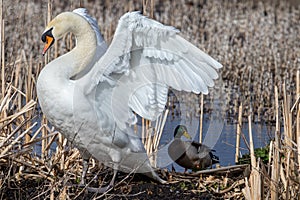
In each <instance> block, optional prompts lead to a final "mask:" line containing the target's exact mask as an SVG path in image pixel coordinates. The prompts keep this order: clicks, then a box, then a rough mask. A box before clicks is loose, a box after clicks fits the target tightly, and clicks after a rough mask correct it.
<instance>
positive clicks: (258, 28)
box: [0, 0, 300, 199]
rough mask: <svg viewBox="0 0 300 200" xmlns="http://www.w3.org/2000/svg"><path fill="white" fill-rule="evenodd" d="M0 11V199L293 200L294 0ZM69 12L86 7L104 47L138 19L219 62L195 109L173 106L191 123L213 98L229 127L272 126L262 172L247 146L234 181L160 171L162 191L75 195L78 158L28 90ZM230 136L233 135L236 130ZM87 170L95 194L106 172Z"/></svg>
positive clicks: (299, 21)
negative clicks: (123, 24)
mask: <svg viewBox="0 0 300 200" xmlns="http://www.w3.org/2000/svg"><path fill="white" fill-rule="evenodd" d="M0 3H1V6H0V9H1V10H0V27H1V28H0V29H1V31H0V34H1V36H0V39H1V52H0V56H1V76H0V77H1V82H0V84H1V87H0V88H1V91H0V99H1V100H0V116H1V117H0V127H1V128H0V198H1V199H45V198H47V199H82V198H94V199H99V198H110V199H114V198H118V199H120V198H121V199H122V198H124V199H125V198H139V199H140V198H147V197H150V198H151V197H152V198H167V197H168V198H172V197H173V198H184V197H187V196H188V197H190V198H191V199H193V198H194V199H199V198H205V197H207V198H233V199H240V198H244V199H262V198H264V199H265V198H270V199H290V198H295V199H297V198H298V199H299V192H298V191H299V185H300V184H299V183H300V177H299V172H300V165H299V160H300V154H299V152H300V105H299V103H300V74H299V73H300V72H299V70H300V43H299V42H298V41H300V8H299V4H298V3H297V1H287V2H283V1H271V0H270V1H259V0H244V1H242V2H239V1H225V0H224V1H217V0H213V1H206V0H198V1H197V0H190V1H184V0H181V1H150V0H148V1H147V0H144V1H143V0H135V1H133V0H131V1H121V2H120V1H104V0H103V1H99V2H98V1H95V2H94V1H88V0H82V1H80V0H78V1H69V2H66V1H58V0H53V1H45V0H44V1H29V0H22V1H21V0H13V1H3V0H0ZM143 5H144V6H143ZM79 6H84V7H86V8H87V9H88V10H89V12H90V14H91V15H92V16H94V17H96V18H97V20H98V23H99V24H100V28H101V31H102V33H103V35H104V38H105V39H106V40H107V41H111V38H112V37H113V33H114V30H115V28H116V25H117V23H116V22H117V20H118V19H119V17H120V16H121V15H122V14H124V13H125V12H127V11H132V10H143V12H144V14H146V15H148V16H150V17H153V18H155V19H157V20H159V21H161V22H163V23H165V24H169V25H172V26H175V27H176V28H178V29H180V30H181V34H182V35H183V36H184V38H186V39H187V40H189V41H191V42H192V43H194V44H195V45H196V46H198V47H199V48H201V49H204V50H205V51H206V52H207V53H209V54H210V55H211V56H212V57H214V58H216V59H217V60H219V61H220V62H221V63H222V64H223V65H224V68H223V69H222V70H221V71H220V74H221V79H220V80H219V81H218V84H217V86H216V87H215V88H214V89H212V90H211V93H210V94H209V95H207V96H204V99H203V104H201V105H199V102H202V100H200V101H199V96H198V95H190V94H184V95H182V100H183V101H185V102H187V105H190V107H189V111H188V112H189V113H191V114H192V115H198V114H199V113H200V110H202V109H201V106H203V112H205V113H207V112H209V111H211V107H210V105H211V104H212V101H213V100H214V99H218V98H219V99H221V100H222V102H221V103H222V108H223V109H224V110H223V112H224V114H225V115H226V118H227V119H228V120H229V121H231V122H238V123H237V126H241V124H242V123H244V122H248V124H249V130H250V131H249V134H250V135H251V123H256V122H259V121H263V122H265V123H270V124H273V125H275V126H276V131H275V133H274V140H272V141H271V142H270V146H269V149H270V153H269V163H268V164H267V165H265V164H262V162H261V161H260V160H259V159H258V158H255V156H254V153H253V148H252V146H253V143H252V144H251V141H250V146H251V148H250V155H251V169H250V170H248V171H249V173H248V174H247V173H246V174H243V173H241V172H242V171H243V170H244V167H237V168H233V169H230V170H229V169H228V171H225V172H224V171H223V170H222V169H220V170H217V171H209V172H207V173H208V174H206V173H205V172H201V173H193V174H189V175H186V174H180V173H173V172H168V171H165V170H162V171H161V172H160V173H161V176H162V177H164V178H165V179H167V180H169V181H170V182H171V183H170V184H169V185H165V186H162V185H157V184H155V183H151V182H150V180H146V179H145V177H143V176H139V175H136V176H132V175H129V176H128V175H127V174H122V173H121V175H120V176H119V178H118V180H117V185H116V187H115V188H114V189H113V190H112V191H110V192H109V193H108V194H105V195H104V196H103V195H101V194H86V193H85V190H84V188H78V187H75V186H74V185H75V184H77V183H78V180H79V178H80V172H81V169H82V166H81V160H80V155H79V152H78V151H77V150H76V149H74V148H72V146H71V145H70V144H68V142H67V141H66V140H65V139H64V138H63V137H62V136H61V135H60V134H59V133H58V132H56V131H55V129H54V128H53V127H51V125H50V124H48V123H47V120H46V119H45V117H44V116H43V115H42V113H41V111H40V109H39V106H38V100H37V97H36V90H35V83H36V80H37V77H38V74H39V72H40V70H41V69H42V67H43V66H44V65H45V63H47V62H48V61H49V60H53V59H54V58H55V57H57V56H59V55H62V54H64V53H65V52H67V51H68V50H70V49H71V48H72V47H74V45H75V43H74V40H73V38H72V36H70V35H68V36H66V37H65V38H64V40H63V41H61V42H59V43H57V44H56V45H55V48H54V49H53V50H52V51H51V52H50V53H49V54H48V55H47V56H46V57H45V58H43V57H42V56H41V51H42V46H43V45H42V43H41V42H40V36H41V33H42V31H43V30H44V27H45V25H46V23H47V21H49V19H50V18H51V17H53V16H55V15H57V14H58V13H60V12H62V11H66V10H72V9H74V8H77V7H79ZM170 102H172V100H170ZM171 107H172V106H171ZM169 111H170V113H173V112H175V111H174V110H172V109H170V110H169ZM144 123H145V130H144V131H145V133H146V131H147V130H148V128H151V127H154V130H159V131H157V132H159V133H160V132H161V131H160V130H162V128H163V124H164V116H162V118H161V119H160V121H159V122H158V123H157V124H152V125H151V124H150V123H149V122H144ZM238 130H239V129H238ZM233 134H235V133H233ZM238 134H239V135H240V136H241V137H242V135H243V133H241V131H239V132H238ZM160 137H161V136H160V135H155V137H154V138H150V139H151V140H147V141H144V143H145V145H146V147H147V146H148V147H149V148H147V151H149V153H151V152H153V151H155V150H156V148H157V145H158V143H157V142H158V141H159V139H160ZM250 138H251V137H250ZM238 142H239V141H238V140H237V143H238ZM54 143H55V145H53V144H54ZM237 149H239V148H238V146H237ZM236 155H238V153H237V154H236ZM232 156H234V154H233V155H232ZM91 163H92V164H90V166H89V172H88V181H89V182H90V184H91V185H94V186H99V185H101V184H104V185H105V184H106V183H107V182H109V180H110V177H111V176H112V172H111V170H110V169H108V168H106V167H104V166H102V165H101V164H99V163H97V161H95V160H91ZM246 172H247V170H246ZM236 174H238V175H240V176H237V175H236ZM232 175H235V176H232ZM145 180H146V181H145ZM163 194H165V196H160V195H163Z"/></svg>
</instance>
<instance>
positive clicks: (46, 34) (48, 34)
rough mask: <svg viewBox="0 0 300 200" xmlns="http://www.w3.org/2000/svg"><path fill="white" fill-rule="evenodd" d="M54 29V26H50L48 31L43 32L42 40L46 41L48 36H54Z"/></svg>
mask: <svg viewBox="0 0 300 200" xmlns="http://www.w3.org/2000/svg"><path fill="white" fill-rule="evenodd" d="M52 30H53V27H52V28H50V29H49V30H48V31H46V32H45V33H43V35H42V38H41V39H42V41H43V42H44V43H45V42H46V36H50V37H53V35H52Z"/></svg>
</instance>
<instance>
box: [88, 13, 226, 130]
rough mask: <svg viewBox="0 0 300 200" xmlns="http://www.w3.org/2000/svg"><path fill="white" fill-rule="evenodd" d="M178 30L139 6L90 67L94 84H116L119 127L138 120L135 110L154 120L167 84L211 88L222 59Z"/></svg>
mask: <svg viewBox="0 0 300 200" xmlns="http://www.w3.org/2000/svg"><path fill="white" fill-rule="evenodd" d="M178 32H179V31H178V30H176V29H175V28H173V27H170V26H164V25H162V24H160V23H159V22H157V21H154V20H151V19H148V18H147V17H144V16H142V15H140V14H139V13H138V12H131V13H127V14H125V15H123V16H122V17H121V19H120V20H119V24H118V27H117V29H116V32H115V35H114V38H113V40H112V43H111V45H110V46H109V48H108V50H107V52H106V53H105V54H104V55H103V56H102V57H101V59H100V60H99V61H98V62H97V63H96V64H95V66H94V67H93V69H92V71H91V73H92V76H91V77H92V78H91V80H90V81H91V85H89V88H86V91H87V92H91V91H92V90H94V89H95V88H96V87H97V85H98V84H99V83H100V84H101V82H103V81H108V82H110V83H111V84H112V87H113V92H112V99H111V104H112V109H113V110H112V112H113V114H114V118H115V121H116V122H117V123H118V125H119V127H120V128H122V127H125V124H126V123H135V122H136V118H135V116H134V115H133V113H132V111H134V112H136V113H138V114H139V115H140V116H142V117H144V118H147V119H150V120H155V119H156V118H157V117H158V115H159V114H160V113H161V112H162V110H163V109H164V107H165V104H166V101H167V93H168V88H169V87H172V88H174V89H176V90H179V91H180V90H184V91H189V92H194V93H200V92H202V93H204V94H207V93H208V87H212V86H213V85H214V82H213V79H216V78H218V74H217V72H216V69H218V68H221V67H222V65H221V64H220V63H218V62H217V61H215V60H214V59H213V58H211V57H210V56H209V55H207V54H205V53H204V52H203V51H201V50H200V49H198V48H197V47H195V46H194V45H192V44H191V43H189V42H188V41H186V40H185V39H183V38H182V37H181V36H179V35H178V34H177V33H178Z"/></svg>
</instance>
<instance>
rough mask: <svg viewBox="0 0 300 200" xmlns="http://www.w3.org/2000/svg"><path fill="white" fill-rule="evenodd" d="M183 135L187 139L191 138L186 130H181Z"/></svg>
mask: <svg viewBox="0 0 300 200" xmlns="http://www.w3.org/2000/svg"><path fill="white" fill-rule="evenodd" d="M183 136H184V137H186V138H187V139H192V137H191V135H190V134H189V133H188V132H187V131H184V132H183Z"/></svg>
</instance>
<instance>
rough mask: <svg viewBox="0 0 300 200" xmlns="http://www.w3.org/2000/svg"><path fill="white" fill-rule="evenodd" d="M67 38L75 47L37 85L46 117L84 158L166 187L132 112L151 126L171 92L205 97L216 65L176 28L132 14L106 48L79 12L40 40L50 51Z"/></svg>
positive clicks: (59, 21)
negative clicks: (71, 37)
mask: <svg viewBox="0 0 300 200" xmlns="http://www.w3.org/2000/svg"><path fill="white" fill-rule="evenodd" d="M67 32H72V33H73V34H74V35H75V37H76V41H77V44H76V47H75V48H74V49H73V50H71V51H70V52H69V53H67V54H65V55H63V56H61V57H59V58H57V59H55V60H53V61H52V62H50V63H49V64H47V65H46V66H45V68H44V69H43V70H42V72H41V74H40V75H39V78H38V82H37V92H38V97H39V102H40V105H41V107H42V110H43V112H44V114H45V115H46V116H47V118H48V120H49V121H50V122H51V123H52V124H53V125H54V126H55V127H56V128H57V129H58V130H60V131H61V133H62V134H64V135H65V136H66V137H67V138H68V140H69V141H71V142H73V143H74V144H75V145H76V146H77V147H78V148H79V150H80V151H81V153H82V154H83V156H84V157H88V156H89V155H92V156H94V157H95V158H96V159H98V160H99V161H102V162H104V163H106V164H107V165H109V166H111V167H114V168H115V169H118V170H123V171H127V172H128V171H132V170H136V172H140V173H145V174H146V175H148V176H150V177H152V178H154V179H156V180H158V181H160V182H164V181H163V180H161V179H160V178H159V177H158V176H157V174H156V173H155V172H154V171H153V169H152V167H151V166H150V163H149V160H148V157H147V155H146V153H145V149H144V147H143V145H142V142H141V140H140V138H138V137H137V136H136V135H135V134H134V133H133V130H132V128H131V126H130V125H132V124H134V123H136V121H137V119H136V116H135V115H134V114H133V111H134V112H135V113H137V114H139V115H140V116H141V117H144V118H146V119H150V120H155V119H156V118H157V117H158V116H159V115H160V114H161V113H162V111H163V110H164V107H165V104H166V101H167V97H168V88H169V87H172V88H174V89H176V90H184V91H188V92H194V93H200V92H202V93H204V94H207V93H208V87H212V86H213V85H214V82H213V79H216V78H218V74H217V72H216V69H219V68H221V67H222V65H221V64H220V63H218V62H217V61H215V60H214V59H213V58H211V57H210V56H208V55H207V54H205V53H204V52H202V51H201V50H200V49H198V48H197V47H195V46H194V45H192V44H191V43H189V42H188V41H186V40H185V39H183V38H182V37H181V36H179V35H178V32H179V31H178V30H176V29H175V28H173V27H171V26H165V25H162V24H161V23H159V22H157V21H154V20H151V19H148V18H147V17H144V16H142V15H140V14H139V13H138V12H130V13H127V14H125V15H123V16H122V17H121V18H120V20H119V23H118V26H117V29H116V32H115V35H114V38H113V40H112V42H111V44H110V46H109V47H108V48H107V45H106V43H105V42H104V40H103V38H102V36H101V34H100V31H99V29H98V26H97V23H96V21H95V20H94V19H93V18H91V17H90V16H89V15H88V14H87V12H86V10H85V9H76V10H74V11H73V12H65V13H62V14H60V15H58V16H57V17H55V18H54V19H53V20H52V21H51V22H50V23H49V24H48V25H47V27H46V30H45V32H44V34H43V37H42V39H43V41H44V42H46V43H49V41H50V40H48V39H47V37H52V38H54V39H55V40H56V39H59V38H61V37H62V36H63V35H64V34H65V33H67ZM50 46H51V44H48V46H47V48H46V49H45V51H46V50H47V49H48V48H49V47H50Z"/></svg>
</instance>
